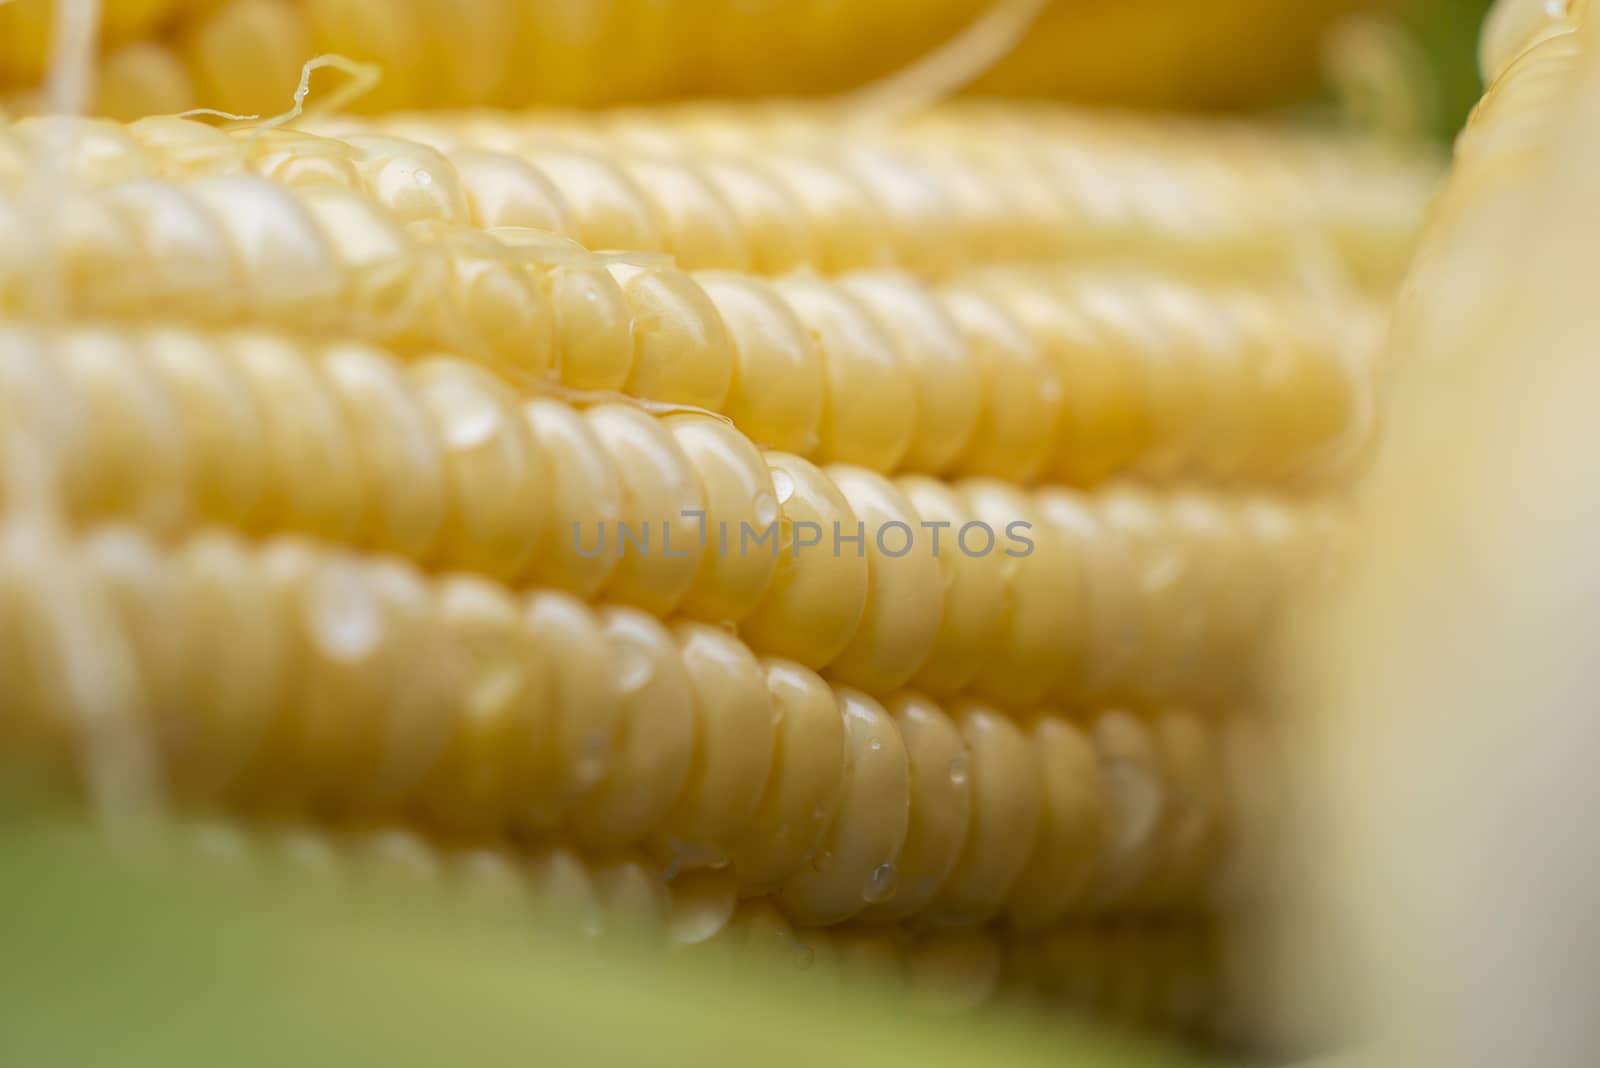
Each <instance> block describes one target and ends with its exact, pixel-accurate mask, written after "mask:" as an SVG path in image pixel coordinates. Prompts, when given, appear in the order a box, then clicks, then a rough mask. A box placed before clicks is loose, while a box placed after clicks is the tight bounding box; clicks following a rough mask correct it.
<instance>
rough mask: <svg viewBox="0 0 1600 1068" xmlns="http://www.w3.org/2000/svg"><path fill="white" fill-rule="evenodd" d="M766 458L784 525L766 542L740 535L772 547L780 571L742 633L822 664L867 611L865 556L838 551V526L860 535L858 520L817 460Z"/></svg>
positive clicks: (755, 547) (749, 544)
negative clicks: (817, 466) (835, 541)
mask: <svg viewBox="0 0 1600 1068" xmlns="http://www.w3.org/2000/svg"><path fill="white" fill-rule="evenodd" d="M767 463H768V464H769V466H770V467H771V469H772V480H773V484H774V487H775V488H777V489H778V490H779V492H778V504H779V508H780V509H781V511H782V517H781V519H780V520H779V530H778V533H777V536H776V538H775V539H768V540H767V541H766V542H765V543H762V544H757V543H756V542H755V540H754V538H752V539H750V540H748V541H746V540H745V539H743V538H741V541H740V551H741V552H752V553H755V552H770V553H771V554H772V555H773V556H774V557H776V558H777V560H778V570H777V572H776V574H775V575H774V577H773V581H772V586H771V587H770V588H769V589H768V591H767V595H766V597H765V598H763V600H762V602H761V604H760V606H759V607H757V609H756V610H755V611H754V612H753V613H751V614H750V616H748V617H747V618H746V619H745V621H744V623H743V624H741V627H740V632H741V633H742V634H743V635H744V637H745V638H746V640H748V641H749V642H751V643H752V644H753V645H755V646H756V647H758V648H760V649H762V650H763V651H766V652H771V653H773V654H774V655H778V656H783V657H786V658H788V659H791V660H795V661H798V662H799V663H801V664H804V665H805V666H807V667H810V668H814V669H818V668H822V667H824V666H826V665H827V664H829V663H831V662H832V661H833V660H834V659H835V658H837V657H838V655H839V654H840V653H841V652H843V651H844V648H845V646H847V645H848V644H849V643H850V640H851V639H852V638H853V637H854V635H855V632H856V629H857V627H858V626H859V625H860V623H861V619H862V616H863V613H864V612H865V609H866V603H867V590H868V582H869V575H868V566H867V561H866V558H865V556H858V555H856V554H855V553H853V552H838V553H836V552H834V541H833V539H834V533H835V529H836V528H837V529H838V530H839V531H840V532H842V533H845V534H853V533H854V531H855V529H856V523H857V519H856V516H855V513H854V512H853V511H852V510H851V508H850V503H849V502H848V501H847V500H845V498H844V496H843V495H842V494H841V493H840V492H839V488H838V487H837V486H836V485H835V484H834V482H833V480H832V479H830V478H829V477H828V476H827V475H825V474H823V472H822V471H820V470H818V469H817V468H816V467H815V466H814V465H812V464H810V463H808V462H806V461H805V460H802V459H800V458H799V457H797V456H790V455H788V454H786V453H768V454H767ZM780 483H781V485H780ZM785 490H787V492H786V493H785V492H784V491H785ZM769 546H770V548H769Z"/></svg>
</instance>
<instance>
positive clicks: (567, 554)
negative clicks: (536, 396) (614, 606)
mask: <svg viewBox="0 0 1600 1068" xmlns="http://www.w3.org/2000/svg"><path fill="white" fill-rule="evenodd" d="M523 414H524V415H525V416H526V418H527V421H528V428H529V430H530V431H531V432H532V434H533V437H534V440H535V441H536V442H537V444H538V447H539V450H540V451H541V452H542V453H544V455H545V456H546V457H548V458H549V463H550V473H551V476H552V478H553V480H554V481H553V483H552V486H551V496H550V501H551V514H552V515H554V516H555V517H557V518H556V520H555V521H554V522H552V523H549V524H547V525H546V526H545V528H544V536H543V541H542V542H541V544H540V548H539V551H538V552H537V553H536V554H535V555H534V560H533V577H534V578H535V579H536V580H537V581H538V582H539V583H540V584H542V585H546V586H552V587H555V588H557V589H562V590H566V591H568V592H569V593H574V594H577V595H578V596H580V597H589V596H592V595H594V594H595V593H596V592H597V591H598V590H599V589H600V588H601V587H602V586H603V585H604V584H605V581H606V579H607V578H608V577H609V576H610V575H611V572H612V570H613V569H614V568H615V567H616V566H617V561H618V560H619V559H621V553H620V550H619V546H618V542H619V540H620V539H619V538H618V536H617V535H618V531H617V524H618V523H619V522H620V521H621V520H622V518H623V517H624V515H626V514H627V512H626V508H627V499H626V496H625V493H624V489H623V482H622V476H621V475H620V474H618V472H617V466H616V463H615V462H614V461H613V459H612V457H611V454H610V453H609V452H608V451H606V448H605V446H604V445H603V444H602V442H601V440H600V438H599V436H598V435H597V434H596V433H595V431H594V429H593V428H591V427H590V425H589V421H588V419H587V418H585V416H584V415H583V413H582V412H580V411H579V410H577V409H576V408H573V407H572V406H571V405H568V404H563V403H561V402H559V401H547V400H535V401H530V402H529V403H528V404H526V405H525V406H524V407H523Z"/></svg>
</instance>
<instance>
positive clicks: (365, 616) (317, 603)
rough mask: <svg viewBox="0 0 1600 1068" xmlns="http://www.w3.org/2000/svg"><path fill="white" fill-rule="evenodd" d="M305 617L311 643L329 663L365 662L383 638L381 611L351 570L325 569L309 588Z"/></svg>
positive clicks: (357, 574) (341, 568)
mask: <svg viewBox="0 0 1600 1068" xmlns="http://www.w3.org/2000/svg"><path fill="white" fill-rule="evenodd" d="M307 614H308V615H309V617H310V618H309V619H308V620H307V623H308V624H309V629H310V631H311V636H312V640H313V641H314V642H315V643H316V646H317V649H318V651H319V652H321V653H322V654H323V655H324V656H326V657H328V658H329V659H330V660H340V661H344V662H347V663H349V662H353V661H357V660H364V659H365V658H367V657H369V656H371V655H372V654H373V652H374V651H376V649H377V647H378V644H379V642H380V641H381V640H382V638H383V610H382V609H381V608H380V607H379V605H378V600H377V598H376V597H375V596H373V593H372V590H371V589H370V588H369V587H368V586H367V584H366V583H365V582H363V581H362V580H361V575H360V574H359V573H358V572H357V570H356V569H355V568H354V567H347V566H336V567H330V568H326V569H324V570H323V571H322V573H321V574H319V575H318V576H317V580H316V582H315V584H314V585H313V586H312V589H311V603H310V604H309V605H308V606H307Z"/></svg>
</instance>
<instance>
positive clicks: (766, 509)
mask: <svg viewBox="0 0 1600 1068" xmlns="http://www.w3.org/2000/svg"><path fill="white" fill-rule="evenodd" d="M753 514H754V515H755V519H756V531H757V532H758V533H765V532H766V531H767V530H768V529H770V528H771V526H772V524H774V523H776V522H777V521H778V517H779V516H781V515H782V514H783V512H782V511H781V510H779V508H778V502H777V501H776V500H774V499H773V497H772V494H770V493H759V494H757V495H756V500H755V508H754V509H753Z"/></svg>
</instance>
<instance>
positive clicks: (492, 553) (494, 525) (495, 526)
mask: <svg viewBox="0 0 1600 1068" xmlns="http://www.w3.org/2000/svg"><path fill="white" fill-rule="evenodd" d="M410 374H411V379H412V382H413V383H414V385H415V388H416V390H417V395H418V398H419V399H420V400H421V401H422V403H423V405H424V407H426V408H427V410H428V414H429V417H430V419H431V420H432V421H433V425H434V431H435V433H436V434H437V435H438V437H439V441H440V442H441V444H442V445H443V446H444V456H445V464H446V468H447V470H448V472H449V476H450V485H451V510H450V519H449V522H448V523H447V525H446V527H445V532H444V536H443V538H442V539H441V542H440V547H439V549H438V553H437V557H438V559H439V561H440V562H441V563H444V564H448V565H450V566H454V567H461V568H467V569H469V570H475V571H482V572H484V573H485V574H488V575H492V576H494V577H496V578H501V579H515V578H518V577H520V576H522V575H523V574H525V573H526V572H527V570H528V568H529V566H530V565H531V563H532V560H533V555H534V553H535V552H536V551H537V550H538V547H539V540H540V536H541V533H542V531H543V529H544V527H545V525H546V523H548V522H549V521H550V515H549V511H550V503H549V500H548V497H547V494H548V492H549V488H550V484H551V474H550V469H549V466H548V460H547V459H546V457H545V456H544V455H543V454H542V453H541V452H540V451H539V449H538V448H537V446H536V445H535V443H534V440H533V436H532V433H531V432H530V431H529V429H528V426H527V422H526V421H525V420H524V419H523V418H522V413H521V412H520V411H519V410H518V408H517V404H516V398H515V397H514V396H513V395H512V394H511V392H510V391H509V390H508V389H506V387H504V386H503V385H501V384H500V383H499V382H498V381H497V380H496V379H494V378H493V377H491V376H490V375H489V374H488V373H487V372H485V371H482V370H479V369H478V368H476V367H473V366H470V365H468V364H463V363H458V362H455V361H452V360H444V359H434V360H428V361H425V362H423V363H421V364H418V365H416V366H415V367H413V368H412V369H411V372H410Z"/></svg>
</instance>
